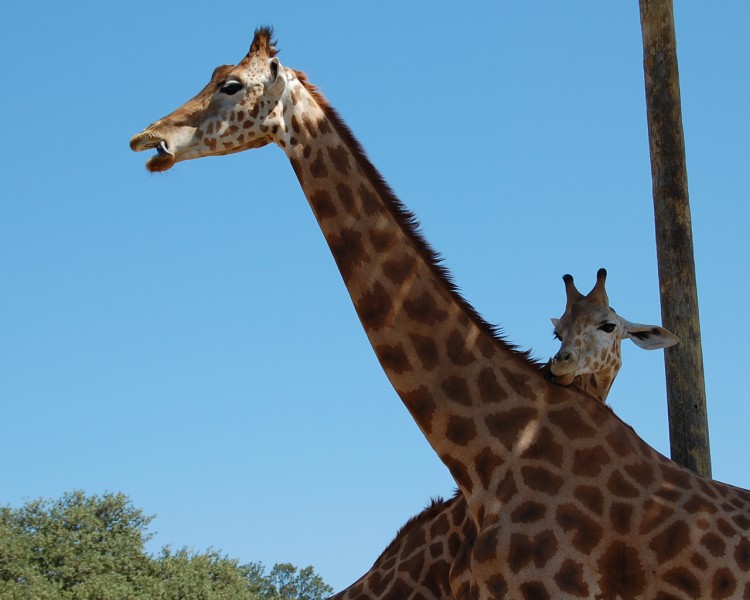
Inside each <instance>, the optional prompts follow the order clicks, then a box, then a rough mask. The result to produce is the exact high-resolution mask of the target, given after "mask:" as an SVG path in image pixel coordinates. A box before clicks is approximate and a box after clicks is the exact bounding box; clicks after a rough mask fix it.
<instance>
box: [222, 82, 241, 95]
mask: <svg viewBox="0 0 750 600" xmlns="http://www.w3.org/2000/svg"><path fill="white" fill-rule="evenodd" d="M241 89H242V84H241V83H240V82H239V81H236V80H230V81H227V82H226V83H225V84H224V85H222V86H221V88H220V89H219V91H220V92H221V93H222V94H226V95H227V96H233V95H234V94H236V93H237V92H239V91H240V90H241Z"/></svg>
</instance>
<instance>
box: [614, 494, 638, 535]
mask: <svg viewBox="0 0 750 600" xmlns="http://www.w3.org/2000/svg"><path fill="white" fill-rule="evenodd" d="M632 517H633V507H632V506H631V505H630V504H625V503H623V502H613V503H612V506H611V507H610V509H609V518H610V521H611V522H612V527H613V528H614V530H615V531H616V532H617V533H620V534H622V535H625V534H626V533H628V532H629V531H630V527H631V519H632Z"/></svg>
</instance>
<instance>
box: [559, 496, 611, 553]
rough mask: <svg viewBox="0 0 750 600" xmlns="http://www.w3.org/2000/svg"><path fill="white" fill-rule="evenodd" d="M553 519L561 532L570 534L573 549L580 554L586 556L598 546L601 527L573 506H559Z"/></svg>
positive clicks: (601, 532) (601, 531)
mask: <svg viewBox="0 0 750 600" xmlns="http://www.w3.org/2000/svg"><path fill="white" fill-rule="evenodd" d="M555 518H556V520H557V523H558V525H560V527H561V528H562V530H563V531H566V532H569V533H571V532H572V534H573V536H572V540H571V541H572V544H573V547H574V548H576V549H577V550H579V551H580V552H583V553H586V554H588V553H589V552H591V551H592V550H593V549H594V548H596V546H598V545H599V542H600V541H601V539H602V534H603V530H602V527H601V525H599V524H598V523H597V522H596V521H594V520H593V519H592V518H590V517H588V516H587V515H586V514H584V513H583V512H582V511H581V510H580V509H579V508H578V507H577V506H575V505H574V504H562V505H560V506H559V507H558V508H557V512H556V514H555Z"/></svg>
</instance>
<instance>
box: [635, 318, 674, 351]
mask: <svg viewBox="0 0 750 600" xmlns="http://www.w3.org/2000/svg"><path fill="white" fill-rule="evenodd" d="M624 325H625V327H624V329H625V337H629V338H630V339H631V340H633V342H634V343H635V344H636V345H637V346H639V347H640V348H643V349H645V350H656V349H658V348H669V347H670V346H674V345H675V344H676V343H678V342H679V341H680V338H678V337H677V336H676V335H675V334H673V333H672V332H671V331H667V330H666V329H664V327H659V326H658V325H641V324H640V323H630V322H629V321H625V323H624Z"/></svg>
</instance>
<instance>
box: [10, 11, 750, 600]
mask: <svg viewBox="0 0 750 600" xmlns="http://www.w3.org/2000/svg"><path fill="white" fill-rule="evenodd" d="M678 4H679V6H678V10H677V15H676V17H677V36H678V47H679V60H680V74H681V83H682V100H683V120H684V126H685V136H686V141H687V157H688V173H689V182H690V195H691V204H692V214H693V226H694V235H695V253H696V263H697V274H698V285H699V299H700V310H701V318H702V328H703V350H704V357H705V373H706V385H707V391H708V398H709V419H710V427H711V442H712V452H713V469H714V476H715V477H716V478H717V479H720V480H723V481H727V482H729V483H733V484H736V485H740V486H743V487H746V488H750V468H748V464H747V457H748V455H750V441H748V439H749V438H748V433H747V423H748V422H749V421H750V392H748V386H747V383H746V381H745V374H747V372H748V366H747V357H746V356H745V352H746V349H745V341H746V337H747V336H746V333H745V329H746V326H745V324H744V321H745V318H744V317H745V313H746V307H747V302H748V297H750V289H749V287H748V277H747V275H748V261H749V259H750V253H749V252H748V246H747V227H748V222H750V202H749V200H750V198H749V197H748V196H749V193H748V184H747V176H748V168H749V167H750V161H749V158H750V151H749V150H748V148H749V146H748V139H750V120H749V117H748V110H747V106H748V97H750V76H749V75H750V73H749V72H748V71H749V69H748V59H750V41H748V40H749V39H750V38H748V31H750V4H748V3H747V2H745V1H742V0H737V1H734V2H729V1H727V2H720V3H705V2H680V3H678ZM263 24H271V25H273V26H274V27H275V29H276V33H277V38H278V41H279V46H280V48H281V49H282V52H281V55H280V58H281V60H282V62H283V63H285V64H287V65H288V66H291V67H294V68H297V69H301V70H304V71H306V72H307V73H308V75H309V76H310V79H311V80H312V81H313V82H314V83H316V84H317V85H318V86H319V87H320V88H321V89H322V91H323V92H324V94H325V95H326V96H327V97H328V98H329V100H330V101H331V103H332V104H333V105H334V106H335V107H336V108H337V109H338V110H339V111H340V113H341V114H342V116H343V117H344V118H345V119H346V120H347V122H348V123H349V125H350V126H351V128H352V129H353V131H354V132H355V134H356V135H357V137H358V138H359V139H360V141H361V142H362V143H363V145H364V146H365V148H366V149H367V150H368V152H369V154H370V156H371V158H372V160H373V162H374V163H375V164H376V165H377V166H378V168H379V169H380V170H381V172H382V173H383V175H384V176H385V177H386V179H388V181H389V182H390V184H391V185H392V186H393V188H394V189H395V190H396V192H397V193H398V195H399V196H400V197H401V198H402V199H403V200H404V202H405V203H406V204H407V205H408V206H409V207H410V208H411V209H412V210H413V211H414V212H416V214H417V215H418V217H419V219H420V221H421V223H422V225H423V229H424V232H425V235H426V237H427V238H428V240H429V241H430V242H431V243H432V245H433V246H434V247H435V248H436V249H437V250H438V251H440V252H441V253H442V254H443V255H444V256H445V262H446V264H447V266H448V268H449V269H450V270H451V272H452V273H453V275H454V277H455V280H456V282H457V283H458V285H459V286H460V288H461V289H462V291H463V293H464V295H465V296H466V297H467V298H468V300H469V301H470V302H472V303H473V304H474V306H475V307H476V308H477V309H478V310H479V311H480V313H481V314H482V315H484V316H485V317H486V318H487V319H488V320H489V321H491V322H496V323H500V324H501V325H502V327H503V328H504V329H505V331H506V332H507V334H508V336H509V338H510V339H511V340H513V341H515V342H517V343H519V344H521V345H522V346H524V347H532V348H533V349H534V352H535V354H536V355H537V356H538V357H544V358H546V357H549V356H550V355H551V354H552V353H553V352H554V351H555V348H556V342H555V341H554V340H553V339H552V328H551V325H550V323H549V317H551V316H559V315H560V313H561V312H562V308H563V304H564V293H563V284H562V281H561V279H560V278H561V276H562V275H563V274H564V273H567V272H569V273H572V274H573V275H574V276H575V278H576V282H577V283H578V284H579V286H580V287H581V289H584V290H588V289H589V288H590V286H591V285H593V282H594V275H595V272H596V269H597V268H599V267H602V266H603V267H606V268H607V269H608V271H609V280H608V289H609V294H610V299H611V302H612V305H613V306H614V307H615V308H616V309H617V310H618V312H619V313H620V314H622V315H623V316H625V317H626V318H629V319H630V320H634V321H641V322H646V323H652V322H659V321H660V311H659V304H658V302H659V299H658V281H657V271H656V256H655V242H654V229H653V208H652V200H651V181H650V167H649V157H648V145H647V137H646V121H645V107H644V92H643V71H642V56H641V53H642V49H641V33H640V25H639V21H638V8H637V2H636V1H635V0H631V1H630V2H594V1H588V2H575V3H561V2H540V3H531V4H529V3H500V2H494V3H490V2H487V3H483V2H474V1H467V2H462V3H460V5H459V4H445V5H443V6H441V7H437V8H436V5H435V3H426V2H419V3H405V2H391V1H384V2H376V3H363V2H350V1H346V2H344V1H340V2H330V3H313V2H283V3H279V2H267V3H263V4H262V5H261V3H258V2H234V1H229V0H228V1H226V2H222V3H220V4H210V3H205V2H195V1H181V2H175V1H163V2H151V3H145V2H121V3H114V4H112V3H102V2H70V3H60V2H58V3H47V4H44V5H43V6H41V5H38V4H37V3H31V2H3V3H2V4H1V5H0V49H1V50H2V51H1V52H0V62H1V64H2V75H3V77H2V84H0V85H2V94H0V105H1V106H2V113H3V115H4V123H3V140H4V151H3V157H4V158H3V161H2V165H3V166H2V177H1V178H0V282H1V285H2V288H1V289H0V402H2V418H0V456H2V458H1V459H0V503H6V504H7V503H10V504H12V505H19V504H20V503H21V502H22V501H23V500H24V499H29V498H35V497H39V496H44V497H57V496H59V495H60V494H62V493H63V492H64V491H66V490H71V489H76V488H81V489H83V490H85V491H86V492H88V493H92V494H93V493H102V492H104V491H123V492H125V493H126V494H128V495H129V496H130V497H131V498H132V499H133V501H134V503H135V504H136V505H137V506H139V507H141V508H143V509H144V510H145V511H146V512H148V513H156V514H157V519H156V521H155V522H154V527H153V528H154V530H155V531H156V532H157V535H156V536H155V539H154V541H153V543H152V544H151V548H152V549H154V550H156V549H157V548H158V547H160V546H161V545H163V544H172V545H174V546H182V545H188V546H190V547H193V548H195V549H196V550H203V549H206V548H207V547H209V546H213V547H215V548H219V549H222V550H223V551H225V552H226V553H227V554H229V555H230V556H233V557H238V558H240V559H241V560H243V561H251V560H253V561H254V560H260V561H263V562H265V563H266V564H269V565H271V564H273V563H274V562H282V561H288V562H292V563H294V564H297V565H299V566H304V565H307V564H312V565H314V566H315V568H316V569H317V571H318V572H319V573H320V574H321V575H322V576H323V577H324V578H325V579H326V580H327V581H328V582H330V583H331V584H332V585H334V587H335V588H336V589H341V588H343V587H345V586H346V585H348V584H349V583H350V582H352V581H353V580H354V579H356V578H357V577H358V576H359V575H360V574H362V573H363V572H365V571H366V570H367V569H368V568H369V566H370V565H371V564H372V561H373V560H374V559H375V558H376V557H377V555H378V554H379V553H380V551H381V550H382V549H383V547H384V546H385V545H386V544H387V543H388V542H389V541H390V539H391V538H392V536H393V535H394V534H395V532H396V530H397V528H398V527H399V526H400V525H401V524H402V523H403V522H404V521H405V520H406V519H407V518H408V517H410V516H411V515H413V514H415V513H416V512H418V511H419V510H420V509H421V508H422V507H423V506H424V505H425V503H427V502H428V500H429V498H430V496H432V495H438V494H441V495H449V494H450V493H451V491H452V489H453V483H452V481H451V479H450V478H449V476H448V474H447V472H446V470H445V468H444V467H443V466H442V464H441V463H440V462H439V461H438V460H437V458H436V457H435V455H434V454H433V452H432V450H431V449H430V447H429V446H428V445H427V443H426V441H425V440H424V439H423V437H422V435H421V434H420V432H419V430H418V429H417V427H416V425H415V424H414V423H413V422H412V420H411V418H410V417H409V415H408V413H407V411H406V410H405V409H404V407H403V406H402V405H401V403H400V402H399V400H398V398H397V397H396V396H395V394H394V393H393V391H392V390H391V388H390V386H389V385H388V382H387V381H386V378H385V376H384V375H383V374H382V372H381V370H380V368H379V366H378V364H377V362H376V360H375V357H374V355H373V353H372V351H371V349H370V347H369V345H368V343H367V341H366V339H365V336H364V334H363V332H362V329H361V327H360V325H359V322H358V321H357V319H356V316H355V314H354V310H353V309H352V307H351V303H350V300H349V297H348V295H347V294H346V291H345V289H344V286H343V285H342V283H341V280H340V277H339V275H338V272H337V271H336V269H335V265H334V262H333V260H332V258H331V256H330V254H329V251H328V249H327V247H326V246H325V244H324V240H323V237H322V235H321V234H320V232H319V230H318V227H317V225H316V223H315V221H314V219H313V217H312V214H311V211H310V209H309V208H308V207H307V205H306V202H305V199H304V197H303V195H302V193H301V191H300V189H299V186H298V183H297V181H296V179H295V177H294V174H293V171H292V169H291V168H290V166H289V164H288V162H287V160H286V158H285V157H284V155H283V153H282V152H281V151H280V150H279V149H277V148H271V147H268V148H264V149H262V150H258V151H253V152H248V153H244V154H239V155H234V156H230V157H222V158H212V159H205V160H201V161H194V162H188V163H182V164H179V165H177V167H176V168H175V169H173V170H172V171H171V172H169V173H168V174H166V175H161V176H153V175H149V174H148V173H147V172H146V171H145V169H144V161H145V159H146V156H145V155H143V154H134V153H132V152H131V151H130V149H129V147H128V141H129V139H130V137H131V136H132V135H133V134H135V133H137V132H138V131H140V130H141V129H142V128H143V127H145V126H146V125H147V124H149V123H150V122H152V121H154V120H156V119H157V118H159V117H161V116H163V115H164V114H166V113H168V112H170V111H171V110H172V109H173V108H176V107H177V106H178V105H180V104H182V103H183V102H184V101H185V100H187V99H188V98H189V97H190V96H192V95H193V94H194V93H195V92H197V91H198V90H199V89H200V88H201V87H202V86H203V85H204V83H205V82H206V81H207V80H208V78H209V76H210V75H211V72H212V70H213V68H214V67H215V66H217V65H219V64H224V63H234V62H237V61H238V60H239V59H240V58H241V57H242V56H244V54H245V52H246V50H247V48H248V46H249V43H250V40H251V36H252V32H253V30H254V28H255V27H256V26H259V25H263ZM610 401H611V404H612V405H613V407H614V408H615V410H616V411H617V413H618V414H620V415H621V416H622V417H623V418H624V419H625V421H627V422H628V423H630V424H632V425H633V426H634V427H635V429H636V430H637V431H638V432H639V433H640V435H641V436H642V437H643V438H644V439H645V440H646V441H648V442H649V443H650V444H651V445H652V446H654V447H655V448H656V449H658V450H659V451H661V452H663V453H667V454H668V437H667V421H666V400H665V391H664V374H663V356H662V353H661V351H657V352H645V351H642V350H638V349H636V348H635V347H634V346H632V345H628V346H627V347H626V348H625V349H624V367H623V369H622V372H621V375H620V377H619V379H618V380H617V382H616V383H615V387H614V389H613V391H612V394H611V396H610Z"/></svg>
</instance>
